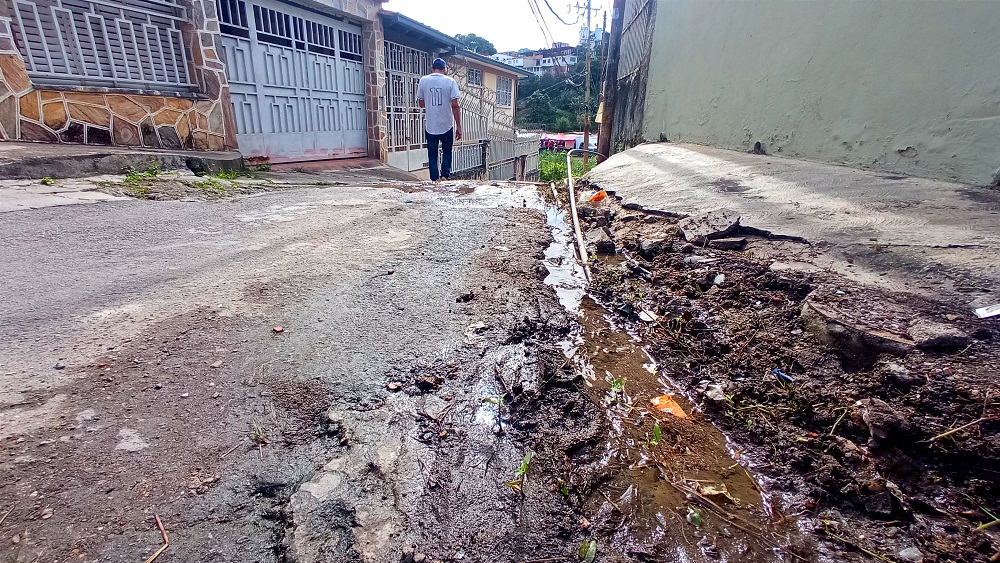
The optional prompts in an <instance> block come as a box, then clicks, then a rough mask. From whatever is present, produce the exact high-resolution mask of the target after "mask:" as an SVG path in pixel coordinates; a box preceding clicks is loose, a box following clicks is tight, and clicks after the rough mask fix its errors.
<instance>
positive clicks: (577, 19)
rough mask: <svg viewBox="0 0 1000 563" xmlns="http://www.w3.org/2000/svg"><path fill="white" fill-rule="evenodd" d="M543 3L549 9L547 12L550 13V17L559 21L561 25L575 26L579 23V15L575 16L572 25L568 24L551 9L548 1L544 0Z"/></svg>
mask: <svg viewBox="0 0 1000 563" xmlns="http://www.w3.org/2000/svg"><path fill="white" fill-rule="evenodd" d="M544 2H545V5H546V6H548V7H549V11H550V12H552V15H553V16H555V17H556V19H558V20H559V21H561V22H562V23H563V25H576V24H578V23H580V15H579V14H578V15H577V16H576V21H575V22H573V23H570V22H568V21H566V20H564V19H562V16H560V15H559V14H557V13H556V11H555V10H554V9H552V4H549V0H544Z"/></svg>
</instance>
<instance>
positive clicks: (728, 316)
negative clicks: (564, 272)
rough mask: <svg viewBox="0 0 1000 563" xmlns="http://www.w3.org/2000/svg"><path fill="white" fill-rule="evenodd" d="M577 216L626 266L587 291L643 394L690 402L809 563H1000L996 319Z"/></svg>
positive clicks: (600, 212)
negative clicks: (795, 535)
mask: <svg viewBox="0 0 1000 563" xmlns="http://www.w3.org/2000/svg"><path fill="white" fill-rule="evenodd" d="M581 214H582V215H584V216H585V218H584V230H585V231H586V230H590V231H591V235H590V239H591V240H593V241H595V242H597V241H600V240H601V239H602V235H601V234H600V233H599V232H597V231H601V230H604V232H605V234H608V235H610V236H611V238H612V239H613V241H614V242H615V243H616V245H617V247H618V250H620V251H621V252H622V253H623V254H620V255H618V256H612V257H607V256H604V257H599V258H597V260H596V262H595V263H594V265H593V272H594V274H593V275H594V283H593V286H592V293H593V294H594V295H595V297H596V299H597V300H598V302H599V303H600V304H601V305H602V306H603V307H604V308H605V310H607V311H611V312H612V318H613V322H614V323H617V324H619V325H620V326H622V327H623V328H626V329H627V330H629V331H630V332H631V333H632V334H633V335H634V337H635V338H636V339H638V341H639V342H640V345H641V346H643V347H644V348H645V349H646V350H647V351H648V353H649V354H650V355H651V357H652V359H654V360H655V362H656V363H657V365H658V367H657V370H658V372H659V374H661V375H662V379H661V380H660V381H659V383H660V385H659V386H657V385H656V383H651V384H650V383H639V385H640V386H642V385H646V386H647V387H651V388H652V390H651V393H647V395H648V394H653V393H656V392H658V391H661V390H662V391H668V390H669V389H670V387H671V386H674V385H676V388H677V390H678V391H679V394H683V396H684V397H686V398H687V399H689V400H690V401H691V402H692V403H695V404H697V405H698V408H699V409H700V410H701V411H702V412H703V413H704V416H705V417H707V418H708V419H709V420H710V421H711V422H712V423H713V424H714V425H715V426H717V427H718V428H719V429H721V430H722V431H723V432H724V433H725V434H726V436H727V437H728V445H729V449H730V450H731V451H733V452H734V453H735V455H736V457H737V458H738V459H739V461H740V464H741V465H743V466H744V467H746V468H747V469H748V470H749V471H750V473H752V474H753V475H754V476H755V477H757V478H758V479H759V481H760V483H761V485H762V487H763V489H764V490H765V491H766V492H767V493H768V494H769V495H770V498H771V499H772V500H773V501H774V508H775V509H776V510H780V511H781V512H783V513H784V514H785V515H786V516H787V517H789V518H794V519H795V522H796V524H797V527H798V528H799V529H800V530H801V531H802V532H803V533H805V534H806V535H807V536H808V537H811V538H813V539H814V540H815V542H816V543H815V546H816V551H815V554H816V555H815V556H817V557H818V558H819V559H820V560H825V561H869V560H882V561H927V562H930V561H969V562H971V561H990V560H993V561H996V560H998V559H1000V539H998V536H997V528H996V527H993V526H992V525H991V523H992V524H996V523H997V517H998V509H1000V506H998V498H1000V497H998V492H1000V487H998V484H1000V464H998V459H1000V436H998V430H1000V416H998V415H1000V391H998V386H997V380H996V358H998V357H1000V320H997V319H977V318H975V317H974V316H973V315H972V314H971V309H970V307H969V306H968V304H967V298H966V297H964V296H962V295H959V294H947V293H944V292H941V293H937V294H927V293H925V294H923V295H918V294H914V293H912V292H892V291H887V290H885V289H876V288H874V287H872V286H862V285H858V284H857V283H854V282H851V281H849V280H848V279H847V278H846V277H844V276H841V275H838V274H836V273H834V272H832V271H830V270H829V269H823V268H821V267H815V266H814V265H815V264H821V263H823V258H822V254H821V252H820V250H819V249H817V248H813V247H811V246H810V245H809V244H808V243H807V242H804V241H800V242H788V241H779V240H768V239H766V238H763V237H760V236H753V232H752V231H751V232H750V233H747V232H740V231H739V230H732V231H730V232H728V233H718V237H723V236H725V237H727V238H726V239H725V241H723V242H709V241H707V240H705V241H698V242H699V243H700V244H698V245H694V244H691V243H689V242H688V241H687V240H686V239H685V237H684V233H683V232H682V231H679V230H678V222H679V221H680V220H681V219H680V218H679V217H672V216H670V214H664V213H660V212H644V211H641V210H636V209H633V210H628V209H622V207H621V206H620V205H619V204H618V203H617V202H616V201H614V200H613V198H611V199H609V200H606V203H604V204H602V205H601V206H584V208H583V209H582V210H581ZM603 244H607V242H605V243H603ZM591 251H592V252H595V251H596V248H592V249H591ZM877 251H878V249H877V248H875V249H874V250H873V252H877ZM806 264H812V265H810V266H809V267H806V268H803V267H801V266H803V265H806ZM796 265H798V267H797V266H796ZM923 276H924V277H925V278H926V279H924V278H922V280H923V281H925V282H927V283H933V280H930V279H929V278H932V277H933V274H932V273H926V272H925V273H924V274H923ZM627 384H628V383H627V382H626V385H627ZM679 442H680V443H683V442H684V439H683V436H681V437H680V438H679Z"/></svg>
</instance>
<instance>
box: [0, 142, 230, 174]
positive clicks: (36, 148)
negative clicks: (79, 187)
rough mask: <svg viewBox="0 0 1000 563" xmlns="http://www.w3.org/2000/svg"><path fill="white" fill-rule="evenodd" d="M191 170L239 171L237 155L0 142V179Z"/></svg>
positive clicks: (207, 172) (196, 171)
mask: <svg viewBox="0 0 1000 563" xmlns="http://www.w3.org/2000/svg"><path fill="white" fill-rule="evenodd" d="M153 166H158V167H160V168H162V169H164V170H178V169H185V168H186V169H190V170H191V171H193V172H195V173H199V174H201V173H205V174H213V173H217V172H223V171H230V170H240V169H242V168H243V155H241V154H240V153H238V152H204V151H180V150H177V151H174V150H155V149H139V148H132V147H94V146H88V145H57V144H46V143H15V142H0V180H23V179H40V178H54V179H60V178H81V177H86V176H100V175H103V174H122V173H124V172H126V171H128V170H148V169H149V168H151V167H153Z"/></svg>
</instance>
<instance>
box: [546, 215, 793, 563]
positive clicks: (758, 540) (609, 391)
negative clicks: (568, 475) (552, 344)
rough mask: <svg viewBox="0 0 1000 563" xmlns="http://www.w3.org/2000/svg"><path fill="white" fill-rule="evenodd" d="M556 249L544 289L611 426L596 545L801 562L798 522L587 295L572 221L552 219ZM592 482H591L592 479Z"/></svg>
mask: <svg viewBox="0 0 1000 563" xmlns="http://www.w3.org/2000/svg"><path fill="white" fill-rule="evenodd" d="M546 215H547V219H548V224H549V227H550V228H551V230H552V234H553V238H554V241H553V243H552V244H551V245H550V246H549V248H548V249H547V250H546V252H545V265H546V267H547V268H548V270H549V275H548V277H547V278H546V280H545V282H546V283H547V284H549V285H550V286H552V287H553V289H554V290H555V291H556V293H557V294H558V296H559V300H560V302H561V303H562V305H563V306H564V307H566V309H567V310H568V311H569V312H570V313H571V314H572V315H574V316H575V317H576V319H577V327H576V329H575V330H574V332H573V333H572V335H571V336H570V338H569V339H568V340H566V341H565V342H563V343H562V344H563V350H564V352H565V354H566V357H567V360H568V361H569V362H570V363H571V364H572V365H573V366H575V369H576V370H577V372H578V373H579V374H581V375H582V376H583V381H584V383H585V388H586V392H587V394H588V395H589V396H590V398H591V399H592V400H593V402H594V403H595V404H597V405H600V406H601V408H602V410H603V411H604V414H605V416H606V417H607V422H608V424H607V428H608V431H607V435H606V436H605V438H604V441H603V444H600V445H599V446H595V447H597V448H600V451H597V452H591V455H590V456H589V457H591V458H597V459H599V460H600V461H599V463H600V464H602V465H603V467H602V468H601V470H599V471H597V472H596V473H597V474H598V475H601V477H600V478H599V479H598V481H597V482H592V483H573V485H574V486H577V487H579V488H582V489H583V490H585V491H588V492H587V494H586V497H585V501H584V503H583V506H582V508H583V509H584V514H587V515H588V518H589V519H590V522H589V523H587V524H590V525H592V526H593V533H594V535H595V538H596V539H598V541H601V540H602V539H603V542H604V543H605V544H606V547H608V548H609V551H612V552H617V553H618V554H619V555H621V556H624V557H626V558H627V559H633V558H635V559H639V560H645V559H646V558H656V559H657V560H673V561H682V562H687V561H741V562H746V561H753V562H756V561H760V562H770V561H801V560H803V559H802V558H801V557H800V556H798V555H794V554H792V553H791V551H789V550H788V547H787V546H789V545H794V544H795V543H796V541H795V539H794V538H795V537H796V535H797V534H796V527H795V523H794V520H792V519H787V518H784V517H782V516H781V515H779V514H777V513H776V512H775V510H774V509H773V508H772V506H771V504H770V503H769V502H768V498H767V495H766V494H765V493H764V492H763V491H762V490H761V488H760V487H759V486H758V484H757V483H756V481H755V480H754V478H753V477H752V476H751V475H750V473H749V472H748V471H747V469H746V468H744V466H743V465H741V463H740V455H739V452H736V451H733V450H732V448H731V447H730V445H729V444H728V442H727V440H726V437H725V436H724V435H723V434H722V433H721V432H720V431H719V430H718V429H717V428H715V426H713V425H712V424H711V422H710V421H709V420H708V419H707V418H706V417H705V416H704V415H703V414H702V413H701V411H700V410H699V408H698V406H697V405H695V404H694V403H692V402H691V400H690V399H689V398H688V397H686V396H685V395H684V394H683V393H682V392H681V390H680V389H679V388H678V387H677V386H676V385H674V384H673V382H672V381H671V380H670V378H669V375H668V374H669V372H670V366H658V365H656V363H655V362H654V361H653V360H652V358H650V357H649V355H648V354H647V353H646V350H645V348H644V346H643V343H642V342H641V341H640V340H639V339H638V338H636V337H633V336H632V335H630V334H629V333H628V332H627V331H625V330H624V329H623V328H621V327H619V326H616V325H615V324H614V322H613V321H612V320H611V316H610V315H609V314H608V312H607V311H606V310H605V309H603V308H602V307H601V306H600V305H599V304H598V303H597V302H595V301H594V300H593V299H591V298H590V297H589V296H588V295H587V293H586V280H585V277H584V273H583V269H582V268H581V267H580V266H579V265H578V263H577V260H576V258H575V253H574V246H573V244H574V243H573V236H574V231H573V230H572V227H571V226H570V221H569V220H568V219H569V218H568V216H567V213H566V212H565V211H564V210H562V209H559V208H556V207H551V206H550V207H547V208H546ZM587 473H593V472H587Z"/></svg>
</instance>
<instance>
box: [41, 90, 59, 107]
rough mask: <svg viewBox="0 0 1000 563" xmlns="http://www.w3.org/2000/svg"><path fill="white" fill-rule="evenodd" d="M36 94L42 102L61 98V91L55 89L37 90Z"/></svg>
mask: <svg viewBox="0 0 1000 563" xmlns="http://www.w3.org/2000/svg"><path fill="white" fill-rule="evenodd" d="M38 96H39V97H40V98H41V99H42V103H43V104H44V103H45V102H48V101H51V100H61V99H62V92H57V91H55V90H38Z"/></svg>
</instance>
